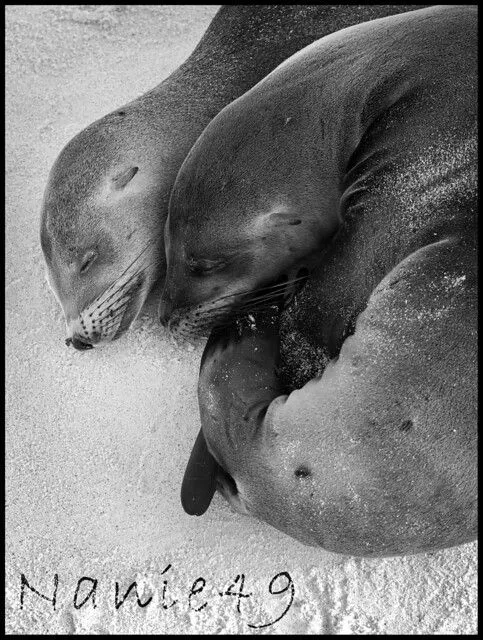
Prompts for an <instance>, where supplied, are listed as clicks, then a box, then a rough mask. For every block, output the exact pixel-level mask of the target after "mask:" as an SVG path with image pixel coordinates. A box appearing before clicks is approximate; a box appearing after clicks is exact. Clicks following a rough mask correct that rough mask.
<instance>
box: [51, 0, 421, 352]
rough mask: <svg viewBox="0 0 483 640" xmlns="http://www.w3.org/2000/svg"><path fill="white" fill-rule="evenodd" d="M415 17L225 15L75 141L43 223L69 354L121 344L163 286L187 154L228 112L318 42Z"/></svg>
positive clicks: (320, 12)
mask: <svg viewBox="0 0 483 640" xmlns="http://www.w3.org/2000/svg"><path fill="white" fill-rule="evenodd" d="M415 8H418V5H395V6H392V5H381V6H343V5H342V6H303V5H301V6H283V5H275V6H271V5H258V6H256V7H251V6H226V7H223V8H221V9H220V10H219V11H218V13H217V14H216V16H215V18H214V19H213V21H212V22H211V24H210V26H209V28H208V30H207V31H206V33H205V35H204V36H203V38H202V40H201V41H200V43H199V45H198V46H197V47H196V49H195V50H194V52H193V54H192V55H191V56H190V57H189V58H188V60H187V61H186V62H185V63H184V64H183V65H181V67H179V68H178V69H177V70H176V71H175V72H174V73H173V74H171V75H170V76H169V78H167V79H166V80H165V81H163V82H162V83H161V84H160V85H158V86H157V87H155V88H154V89H153V90H151V91H148V92H147V93H145V94H144V95H142V96H141V97H139V98H138V99H136V100H134V101H133V102H130V103H129V104H127V105H124V106H122V107H120V108H119V109H116V110H115V111H113V112H112V113H109V114H108V115H106V116H105V117H103V118H101V119H100V120H97V121H96V122H94V123H93V124H91V125H90V126H89V127H87V128H86V129H84V130H83V131H81V132H80V133H79V134H78V135H77V136H75V137H74V138H73V139H72V140H71V141H70V142H69V143H68V144H67V146H66V147H65V148H64V149H63V150H62V152H61V153H60V155H59V157H58V158H57V160H56V162H55V164H54V166H53V168H52V171H51V173H50V176H49V180H48V184H47V188H46V192H45V197H44V203H43V208H42V221H41V244H42V249H43V252H44V256H45V260H46V263H47V272H48V280H49V283H50V285H51V288H52V289H53V291H54V293H55V295H56V296H57V298H58V300H59V302H60V304H61V305H62V307H63V310H64V314H65V319H66V324H67V340H66V342H67V344H68V345H69V344H73V346H74V347H76V348H77V349H88V348H91V347H92V346H94V345H99V344H105V343H108V342H109V341H111V340H113V339H116V338H118V337H119V336H121V335H122V333H124V332H125V331H126V330H127V329H128V328H129V326H130V325H131V323H132V322H133V320H134V319H135V318H136V317H137V315H138V314H139V312H140V310H141V308H142V306H143V303H144V301H145V300H146V297H147V295H148V292H149V291H150V290H151V289H152V288H153V286H154V285H155V283H156V281H159V280H162V278H163V276H164V270H165V257H164V250H163V242H162V234H163V228H164V223H165V220H166V216H167V206H168V198H169V194H170V191H171V187H172V184H173V182H174V179H175V177H176V174H177V172H178V169H179V167H180V166H181V163H182V161H183V160H184V158H185V157H186V155H187V153H188V151H189V149H190V148H191V146H192V144H193V143H194V142H195V141H196V139H197V138H198V136H199V135H200V134H201V132H202V131H203V129H204V128H205V126H206V125H207V124H208V123H209V121H210V120H211V119H212V118H213V117H214V116H215V115H216V114H217V113H218V112H219V111H220V110H221V109H222V108H223V107H224V106H225V105H227V104H228V103H230V102H231V101H232V100H234V99H235V98H237V97H238V96H240V95H241V94H243V93H244V92H245V91H246V90H247V89H249V88H251V87H252V86H253V85H254V84H255V83H256V82H258V81H259V80H260V79H262V78H263V77H264V76H265V75H266V74H267V73H269V72H270V71H272V70H273V69H274V68H275V67H276V66H277V65H278V64H279V63H280V62H282V61H283V60H284V59H286V58H287V57H289V56H290V55H292V54H293V53H295V52H296V51H298V50H299V49H301V48H303V47H304V46H306V45H307V44H309V43H310V42H313V41H314V40H316V39H317V38H320V37H321V36H323V35H325V34H327V33H331V32H333V31H336V30H337V29H340V28H342V27H344V26H348V25H351V24H356V23H358V22H362V21H364V20H368V19H371V18H374V17H379V16H384V15H391V14H394V13H400V12H402V11H406V10H408V11H409V10H411V9H415Z"/></svg>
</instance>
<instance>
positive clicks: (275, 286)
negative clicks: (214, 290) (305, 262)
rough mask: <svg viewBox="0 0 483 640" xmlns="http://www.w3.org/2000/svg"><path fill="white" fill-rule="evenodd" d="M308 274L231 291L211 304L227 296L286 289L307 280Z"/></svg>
mask: <svg viewBox="0 0 483 640" xmlns="http://www.w3.org/2000/svg"><path fill="white" fill-rule="evenodd" d="M306 279H307V276H306V275H304V276H300V277H297V278H293V279H292V280H287V281H286V282H279V283H276V284H272V285H269V286H266V287H259V288H258V289H247V290H246V291H239V292H236V293H229V294H227V295H226V296H221V297H219V298H217V299H216V300H213V301H212V302H211V303H210V304H217V303H218V302H219V301H220V300H224V299H226V298H233V297H235V296H237V297H238V296H243V295H250V294H255V293H260V292H262V291H270V290H278V289H284V288H285V287H288V286H290V285H292V284H295V283H296V282H301V281H303V280H306Z"/></svg>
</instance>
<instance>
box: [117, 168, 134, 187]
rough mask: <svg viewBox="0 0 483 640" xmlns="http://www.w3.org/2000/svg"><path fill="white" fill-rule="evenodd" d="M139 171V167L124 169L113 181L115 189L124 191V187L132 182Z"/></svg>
mask: <svg viewBox="0 0 483 640" xmlns="http://www.w3.org/2000/svg"><path fill="white" fill-rule="evenodd" d="M138 171H139V167H129V169H124V170H123V171H121V172H120V173H118V174H117V175H116V176H114V178H113V179H112V182H113V184H114V187H115V188H116V189H124V187H125V186H126V185H127V184H128V182H131V180H132V179H133V178H134V176H135V175H136V173H137V172H138Z"/></svg>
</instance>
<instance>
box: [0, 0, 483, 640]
mask: <svg viewBox="0 0 483 640" xmlns="http://www.w3.org/2000/svg"><path fill="white" fill-rule="evenodd" d="M216 9H217V7H215V6H130V5H127V6H125V5H119V6H116V5H109V6H96V5H77V6H65V5H64V6H62V5H57V6H21V5H19V6H9V7H7V13H6V21H7V22H6V27H7V32H6V47H7V49H6V81H7V92H6V100H7V101H6V283H5V297H6V332H7V335H6V358H7V361H6V364H7V369H6V371H7V389H6V419H7V422H6V447H7V449H6V451H7V459H6V482H7V511H6V566H7V575H6V629H7V632H8V633H11V634H13V633H15V634H25V633H43V634H57V633H91V634H97V633H119V634H125V633H134V634H136V633H138V634H140V633H168V632H171V633H180V634H181V633H199V634H204V633H255V634H256V633H266V634H274V633H299V634H305V633H333V634H338V633H361V634H364V633H404V634H411V633H418V634H419V633H454V634H456V633H457V634H461V633H476V604H477V574H476V551H477V547H476V544H470V545H465V546H461V547H459V548H455V549H451V550H447V551H444V552H439V553H435V554H427V555H420V556H413V557H406V558H395V559H385V560H361V559H351V558H344V557H341V556H337V555H334V554H330V553H325V552H323V551H320V550H318V549H312V548H307V547H304V546H302V545H301V544H300V543H298V542H296V541H294V540H292V539H290V538H288V537H286V536H284V535H283V534H281V533H279V532H277V531H275V530H273V529H272V528H270V527H269V526H268V525H264V524H262V523H259V522H256V521H255V520H251V519H248V518H246V517H242V516H239V515H236V514H234V513H232V512H231V511H230V509H229V507H228V506H227V505H226V503H224V501H223V500H222V499H221V498H220V497H219V496H217V497H215V500H214V502H213V504H212V507H211V509H210V510H209V511H208V513H207V514H206V515H205V516H203V517H201V518H192V517H189V516H187V515H185V514H184V512H183V511H182V509H181V505H180V501H179V489H180V483H181V479H182V474H183V472H184V465H185V463H186V461H187V459H188V456H189V453H190V448H191V445H192V443H193V442H194V439H195V436H196V434H197V431H198V429H199V418H198V410H197V401H196V381H197V370H198V366H199V358H200V355H201V351H200V348H196V349H194V350H192V351H188V350H181V349H179V348H176V347H174V346H173V345H172V344H171V343H170V341H169V340H168V339H167V336H166V334H165V332H164V330H163V328H162V327H160V326H159V325H158V323H157V322H156V319H155V316H154V313H153V306H152V305H151V306H149V305H148V307H147V309H146V311H145V312H144V313H143V314H142V316H141V317H140V318H139V319H138V320H137V321H136V323H135V326H134V327H133V330H132V331H131V332H130V333H129V334H128V335H126V336H124V337H123V338H122V339H121V340H119V341H117V342H116V343H114V344H112V345H110V346H109V347H108V348H106V349H96V350H93V351H88V352H78V351H74V350H73V349H72V348H71V349H67V348H66V347H65V345H64V322H63V317H62V313H61V310H60V308H58V306H57V303H56V301H55V299H54V297H53V295H52V294H51V292H50V290H49V289H48V286H47V284H46V282H45V278H44V265H43V259H42V255H41V250H40V245H39V211H40V202H41V197H42V192H43V189H44V186H45V183H46V178H47V174H48V171H49V169H50V167H51V165H52V163H53V161H54V159H55V157H56V156H57V154H58V153H59V151H60V149H61V148H62V146H63V145H64V144H65V143H66V142H67V141H68V140H69V139H70V138H71V137H72V136H73V135H74V134H75V133H77V132H78V131H80V130H81V129H82V128H83V127H85V126H86V125H87V124H89V123H90V122H92V121H93V120H95V119H96V118H98V117H101V116H103V115H104V114H105V113H107V112H109V111H111V110H112V109H114V108H115V107H117V106H119V105H121V104H123V103H126V102H127V101H129V100H131V99H133V98H135V97H137V96H138V95H139V94H141V93H143V92H144V91H146V90H148V89H150V88H151V87H153V86H154V85H156V84H157V83H158V82H159V81H161V80H162V79H163V78H164V77H166V76H167V75H168V74H169V73H170V72H171V71H172V70H174V69H175V68H176V67H177V66H178V65H179V64H180V63H181V62H182V61H183V60H184V59H185V58H186V57H187V56H188V55H189V53H190V52H191V51H192V49H193V48H194V46H195V44H196V43H197V41H198V39H199V38H200V36H201V34H202V33H203V31H204V29H205V28H206V26H207V25H208V23H209V21H210V19H211V17H212V16H213V15H214V13H215V11H216ZM170 565H171V566H170ZM168 567H169V568H168ZM165 570H166V571H165ZM163 571H164V574H162V572H163ZM280 572H288V574H289V575H290V577H291V580H292V587H290V585H289V583H288V578H286V577H285V578H284V577H283V576H281V577H280V578H279V579H278V580H276V581H275V582H274V584H273V585H272V591H274V592H275V591H277V590H282V589H283V588H284V587H287V590H286V591H285V592H284V593H282V594H280V595H271V594H270V593H269V591H268V588H269V584H270V581H271V579H272V578H273V577H274V576H275V575H277V574H279V573H280ZM242 574H243V576H244V591H245V593H248V592H251V593H252V595H251V596H249V597H245V598H237V597H234V596H229V595H219V594H220V592H221V593H224V592H226V590H227V588H228V586H229V585H230V583H233V582H234V581H235V579H236V577H237V576H241V575H242ZM22 575H24V576H25V580H27V582H28V583H29V584H30V585H31V586H32V587H35V588H36V589H37V590H38V591H40V592H42V593H44V595H46V596H49V597H52V594H53V590H54V579H55V576H56V575H57V580H58V584H57V594H56V596H57V597H56V602H55V608H54V606H53V603H52V602H50V601H48V600H46V599H43V598H41V597H40V596H39V595H36V594H35V593H34V592H32V591H31V590H30V589H29V588H28V587H25V585H24V592H23V606H21V604H22V600H21V598H22V588H21V585H22V582H21V580H22ZM83 577H85V578H90V580H87V579H86V580H83V581H82V582H81V584H80V587H79V590H78V593H77V597H75V593H76V588H77V586H78V581H79V580H80V579H81V578H83ZM200 577H203V578H204V579H205V580H206V586H205V588H204V590H203V592H202V593H197V594H195V595H193V596H192V597H191V599H190V598H189V594H190V590H191V587H192V584H193V582H194V581H195V580H196V579H197V578H200ZM94 580H96V581H97V588H96V590H95V591H96V593H95V594H91V597H87V596H89V593H90V591H91V589H92V588H93V585H94V582H93V581H94ZM134 580H136V581H137V583H138V591H139V595H140V598H141V601H142V603H146V602H148V604H147V606H145V607H140V606H138V605H137V604H136V598H135V593H134V592H133V591H132V592H131V593H130V595H129V597H128V598H127V599H126V601H125V602H124V603H123V604H121V605H120V606H119V607H117V608H116V604H115V603H116V599H115V596H116V583H117V588H118V592H119V594H118V604H119V603H120V602H121V601H122V598H123V595H124V594H125V592H126V591H127V589H128V587H129V585H130V584H131V583H132V582H133V581H134ZM241 581H242V578H241V577H239V578H238V584H239V583H240V582H241ZM201 584H203V583H202V582H201V581H199V582H198V583H197V585H196V586H198V587H199V586H200V585H201ZM292 588H293V602H292V604H291V605H290V598H291V595H292ZM163 589H164V598H163ZM232 591H233V592H236V588H233V589H232ZM49 594H50V595H49ZM151 596H152V600H151V601H148V598H149V597H151ZM86 598H87V599H86ZM83 600H86V601H85V604H84V605H83V606H80V605H82V601H83ZM175 600H177V602H176V603H175V604H174V605H173V606H170V604H171V603H172V602H174V601H175ZM205 602H206V603H207V604H206V606H204V607H202V605H203V604H204V603H205ZM163 604H164V606H163ZM94 605H95V606H94ZM288 605H290V606H289V608H288V611H287V613H286V614H285V616H284V617H283V618H282V619H281V620H280V621H279V622H277V623H275V624H274V625H271V626H267V627H264V628H262V629H260V630H257V629H255V628H253V627H250V626H248V625H249V624H252V625H262V624H265V623H268V622H270V621H273V620H275V619H276V618H277V617H279V616H280V615H281V614H282V613H283V611H284V609H286V608H287V606H288ZM165 607H169V608H165ZM201 607H202V608H201ZM195 609H200V610H198V611H197V610H195Z"/></svg>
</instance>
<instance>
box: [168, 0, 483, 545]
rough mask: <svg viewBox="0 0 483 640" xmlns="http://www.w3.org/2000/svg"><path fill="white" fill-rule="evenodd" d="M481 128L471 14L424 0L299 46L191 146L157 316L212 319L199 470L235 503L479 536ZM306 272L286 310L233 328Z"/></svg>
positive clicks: (331, 536) (171, 220)
mask: <svg viewBox="0 0 483 640" xmlns="http://www.w3.org/2000/svg"><path fill="white" fill-rule="evenodd" d="M476 122H477V8H476V7H463V6H457V7H447V6H445V7H433V8H429V9H423V10H420V11H415V12H411V13H407V14H404V15H401V16H394V17H389V18H384V19H380V20H375V21H373V22H371V23H366V24H361V25H358V26H354V27H351V28H348V29H345V30H343V31H340V32H338V33H335V34H333V35H330V36H327V37H325V38H322V39H321V40H319V41H317V42H316V43H314V44H312V45H310V46H308V47H307V48H305V49H304V50H302V51H301V52H299V53H297V54H295V55H294V56H292V57H291V58H290V59H288V60H287V61H285V62H284V63H282V64H281V65H280V66H279V67H278V68H277V69H276V70H275V71H274V72H272V73H271V74H270V75H269V76H268V77H267V78H265V79H264V80H263V81H262V82H260V83H259V84H258V85H256V86H255V87H254V88H253V89H251V90H250V91H249V92H247V93H246V94H245V95H244V96H242V97H241V98H239V99H238V100H236V101H235V102H234V103H232V104H231V105H229V106H228V107H226V108H225V109H224V110H223V111H221V113H220V114H219V115H218V116H216V118H214V120H213V121H212V122H211V123H210V125H208V127H207V128H206V129H205V131H204V132H203V134H202V136H201V137H200V138H199V140H198V141H197V142H196V144H195V145H194V146H193V148H192V150H191V151H190V153H189V154H188V156H187V158H186V160H185V162H184V163H183V166H182V168H181V170H180V173H179V174H178V177H177V180H176V183H175V185H174V187H173V192H172V197H171V202H170V210H169V216H168V220H167V225H166V252H167V262H168V266H167V276H166V284H165V290H164V292H163V296H162V304H161V308H160V316H161V318H162V320H163V321H164V322H165V323H167V324H168V325H169V326H170V328H171V330H172V331H173V332H174V333H181V334H184V335H190V334H196V333H203V332H206V331H208V330H209V329H210V328H211V327H212V326H213V325H218V326H219V328H218V329H217V330H216V331H215V332H214V333H212V335H211V337H210V339H209V341H208V344H207V346H206V349H205V353H204V356H203V360H202V364H201V369H200V381H199V404H200V413H201V423H202V434H203V436H204V438H205V440H206V443H207V449H208V452H209V453H210V455H211V456H212V457H213V462H211V466H210V465H205V467H206V468H207V469H208V470H209V474H208V475H209V477H210V478H212V475H213V472H214V473H217V474H218V477H217V482H218V484H219V486H220V489H221V491H222V493H223V494H224V495H225V497H227V499H228V500H229V501H230V502H231V504H232V505H233V506H234V507H235V508H236V509H238V510H239V511H241V512H244V513H249V514H251V515H253V516H255V517H258V518H260V519H262V520H264V521H266V522H268V523H269V524H271V525H273V526H274V527H276V528H277V529H280V530H281V531H284V532H285V533H287V534H289V535H291V536H293V537H295V538H297V539H299V540H301V541H302V542H304V543H306V544H309V545H316V546H321V547H323V548H324V549H327V550H330V551H334V552H338V553H343V554H350V555H358V556H391V555H400V554H407V553H416V552H422V551H430V550H435V549H439V548H443V547H448V546H452V545H457V544H461V543H464V542H468V541H470V540H473V539H474V538H475V537H476V535H477V511H476V504H477V482H476V478H477V466H476V462H477V452H476V441H477V415H476V414H477V403H476V398H477V383H476V381H477V364H476V355H477V267H476V238H477V234H476V211H477V200H476V191H477V171H476V167H477V139H476ZM314 261H315V262H314ZM301 267H310V268H311V270H312V272H311V274H310V277H309V279H308V281H307V283H306V284H305V286H304V288H303V289H302V290H301V291H300V292H297V293H296V294H295V297H294V299H293V302H292V303H291V304H290V305H289V306H288V308H287V309H286V310H285V311H284V312H283V313H282V315H281V317H280V319H278V316H277V315H275V317H274V318H271V319H269V321H268V322H267V321H266V319H265V320H262V322H261V324H260V323H259V322H258V320H257V317H256V314H255V315H254V317H253V318H252V320H253V324H254V326H253V327H250V326H245V327H242V328H241V329H240V331H238V329H237V328H236V326H232V325H230V318H232V317H233V313H234V312H235V311H236V310H237V309H239V310H241V311H244V312H246V310H247V309H250V305H252V306H253V308H254V309H258V308H260V306H267V305H271V304H272V303H273V301H274V299H275V296H280V293H281V288H280V286H277V285H276V284H274V285H270V283H271V282H273V281H274V280H275V279H276V278H280V277H281V276H283V275H285V276H288V277H289V280H290V279H292V280H294V279H295V277H296V275H297V273H298V272H299V269H300V268H301ZM224 323H225V324H228V327H223V326H222V325H223V324H224ZM307 380H308V381H307ZM198 444H199V443H198ZM194 453H195V454H196V451H195V452H194ZM200 456H201V457H202V458H204V459H205V461H206V458H207V457H208V456H207V454H206V453H204V452H203V450H202V449H200ZM193 459H196V455H194V457H193ZM191 463H193V460H192V461H191ZM199 468H201V467H199ZM190 473H191V469H190V468H189V467H188V469H187V478H188V480H189V478H190ZM212 484H213V483H212V482H211V480H210V482H209V483H208V485H209V487H212ZM198 486H200V487H201V489H202V490H203V491H201V489H200V493H199V494H198V493H197V491H198V489H197V486H196V485H195V484H194V483H193V482H191V483H189V482H187V483H186V485H184V489H186V490H190V491H192V492H193V496H190V495H184V496H183V504H185V505H191V507H190V508H191V512H192V513H197V514H199V513H202V512H203V510H204V509H206V507H207V506H208V504H209V500H210V495H211V489H210V491H206V490H205V489H206V486H207V485H206V483H205V484H203V483H201V484H199V485H198Z"/></svg>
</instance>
